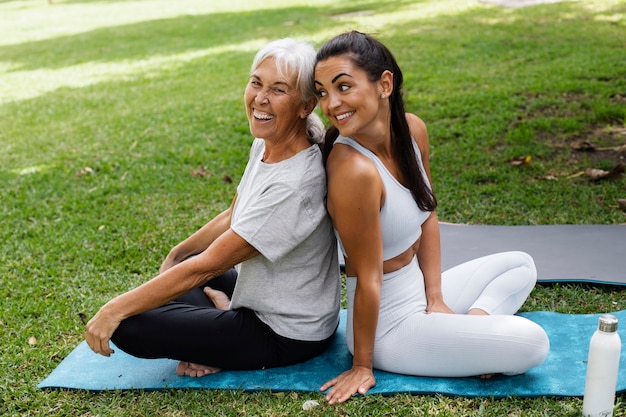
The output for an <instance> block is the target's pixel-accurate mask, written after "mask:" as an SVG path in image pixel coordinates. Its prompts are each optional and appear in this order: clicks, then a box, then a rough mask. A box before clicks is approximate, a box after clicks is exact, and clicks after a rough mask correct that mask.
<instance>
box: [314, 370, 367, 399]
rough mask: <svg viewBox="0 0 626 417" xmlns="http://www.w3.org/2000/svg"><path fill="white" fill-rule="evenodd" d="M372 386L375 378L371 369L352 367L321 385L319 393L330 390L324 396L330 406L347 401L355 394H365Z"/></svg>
mask: <svg viewBox="0 0 626 417" xmlns="http://www.w3.org/2000/svg"><path fill="white" fill-rule="evenodd" d="M374 385H376V378H374V373H373V372H372V369H371V368H368V367H366V366H353V367H352V369H350V370H348V371H346V372H344V373H342V374H341V375H339V376H338V377H336V378H333V379H331V380H330V381H328V382H326V383H325V384H324V385H322V387H321V388H320V391H326V390H327V389H329V388H331V390H330V391H329V392H328V393H327V394H326V400H327V401H328V403H329V404H331V405H332V404H335V403H342V402H344V401H347V400H349V399H350V397H352V396H353V395H355V394H365V393H366V392H367V391H369V389H370V388H372V387H373V386H374Z"/></svg>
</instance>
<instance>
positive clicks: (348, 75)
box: [315, 72, 352, 85]
mask: <svg viewBox="0 0 626 417" xmlns="http://www.w3.org/2000/svg"><path fill="white" fill-rule="evenodd" d="M344 75H345V76H346V77H350V78H352V76H351V75H350V74H348V73H345V72H342V73H341V74H337V75H335V77H334V78H333V79H332V80H331V81H330V83H331V84H335V81H337V80H338V79H339V78H341V77H343V76H344ZM315 84H319V85H323V84H322V83H321V82H319V81H317V80H315Z"/></svg>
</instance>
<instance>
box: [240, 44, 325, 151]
mask: <svg viewBox="0 0 626 417" xmlns="http://www.w3.org/2000/svg"><path fill="white" fill-rule="evenodd" d="M268 58H274V62H275V63H276V68H277V69H278V72H279V73H280V74H281V75H285V74H295V76H296V86H297V88H298V90H299V91H300V99H301V100H302V102H303V103H308V102H309V101H310V100H311V99H315V102H316V103H317V92H316V91H315V86H314V84H313V77H314V75H313V74H314V69H315V49H314V48H313V46H311V45H310V44H309V43H307V42H304V41H297V40H295V39H291V38H284V39H279V40H276V41H273V42H270V43H269V44H267V45H266V46H265V47H263V48H262V49H261V50H260V51H259V52H257V54H256V55H255V56H254V60H253V61H252V67H251V68H250V73H253V72H254V71H256V69H257V68H258V67H259V65H261V62H263V61H265V60H266V59H268ZM306 125H307V136H308V139H309V141H310V142H312V143H322V142H323V141H324V134H325V132H326V129H325V127H324V123H323V122H322V120H321V119H320V118H319V116H318V115H317V114H316V113H311V114H309V116H308V117H307V120H306Z"/></svg>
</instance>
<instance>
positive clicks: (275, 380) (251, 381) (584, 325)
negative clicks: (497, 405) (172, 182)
mask: <svg viewBox="0 0 626 417" xmlns="http://www.w3.org/2000/svg"><path fill="white" fill-rule="evenodd" d="M613 314H615V315H616V316H617V317H618V319H619V321H620V324H621V323H624V324H621V326H619V327H620V328H619V330H618V332H619V334H620V337H621V339H622V341H623V342H624V343H625V344H626V310H623V311H619V312H616V313H613ZM520 315H522V316H524V317H527V318H528V319H530V320H532V321H534V322H536V323H538V324H539V325H541V326H542V327H543V328H544V329H545V330H546V332H547V333H548V336H549V338H550V344H551V348H550V354H549V356H548V358H547V360H546V361H545V363H544V364H543V365H541V366H539V367H537V368H534V369H531V370H530V371H528V372H527V373H526V374H524V375H518V376H494V377H492V378H491V379H480V378H477V377H472V378H426V377H415V376H407V375H399V374H392V373H388V372H382V371H375V376H376V380H377V384H376V386H375V387H374V388H372V389H371V390H370V393H371V394H394V393H412V394H434V393H440V394H445V395H460V396H466V397H489V396H492V397H494V398H502V397H506V396H518V397H537V396H556V397H577V396H582V395H583V393H584V386H585V374H586V370H587V364H586V360H587V353H588V349H589V340H590V339H591V335H592V334H593V332H594V331H595V329H596V328H597V323H598V317H599V314H589V315H587V314H585V315H582V314H559V313H552V312H529V313H522V314H520ZM345 321H346V311H345V310H343V311H342V312H341V325H340V326H339V330H338V331H337V334H336V336H335V339H334V342H333V344H332V345H331V346H330V347H329V349H328V350H327V351H326V352H324V353H323V354H322V355H321V356H319V357H317V358H314V359H312V360H310V361H308V362H305V363H302V364H298V365H294V366H289V367H283V368H274V369H267V370H261V371H222V372H219V373H216V374H213V375H207V376H205V377H202V378H190V377H180V376H177V375H176V373H175V369H176V365H177V362H176V361H173V360H169V359H138V358H134V357H132V356H130V355H127V354H125V353H124V352H122V351H121V350H119V349H117V350H116V353H115V354H113V355H112V356H111V357H110V358H106V357H104V356H100V355H96V354H95V353H93V352H92V351H91V350H90V349H89V347H88V346H87V344H86V343H85V342H82V343H81V344H80V345H79V346H78V347H76V349H74V351H72V352H71V353H70V355H69V356H68V357H67V358H65V359H64V360H63V361H62V362H61V364H59V366H58V367H57V368H56V369H55V370H54V371H53V372H52V373H51V374H50V375H49V376H48V377H47V378H46V379H45V380H43V381H42V382H41V383H40V384H39V385H38V387H39V388H63V389H82V390H92V391H102V390H114V389H116V390H131V389H141V390H162V389H233V390H244V391H261V390H271V391H275V392H280V391H306V392H311V391H315V392H317V391H318V390H319V387H320V386H321V385H322V384H323V383H324V382H325V381H327V380H329V379H331V378H332V377H334V376H336V375H337V374H338V373H339V372H340V371H343V370H345V369H348V368H349V367H350V365H351V362H352V357H351V355H350V353H349V352H348V349H347V348H346V346H345V343H344V339H345ZM625 390H626V358H625V357H624V355H622V358H621V363H620V374H619V377H618V383H617V391H618V392H621V391H625Z"/></svg>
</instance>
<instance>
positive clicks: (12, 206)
mask: <svg viewBox="0 0 626 417" xmlns="http://www.w3.org/2000/svg"><path fill="white" fill-rule="evenodd" d="M215 3H219V5H217V4H215ZM271 3H272V6H271V7H269V6H264V5H263V4H264V3H260V2H253V1H251V0H232V1H230V2H221V1H217V0H181V1H165V0H128V1H120V0H118V1H115V0H110V1H98V0H82V1H81V0H65V1H64V0H54V1H53V4H52V5H49V4H48V3H47V2H46V1H45V0H37V1H35V0H0V181H1V184H2V187H0V200H1V201H2V203H1V204H0V219H1V221H0V297H1V299H2V308H1V309H0V369H2V371H1V372H0V375H1V376H0V415H2V416H5V415H7V416H43V415H45V416H51V415H54V416H68V415H71V416H121V415H123V416H127V415H128V416H156V415H158V416H195V415H223V416H292V415H307V416H396V415H424V416H427V415H437V416H461V415H462V416H503V415H506V416H572V417H573V416H578V415H579V413H580V408H581V405H582V401H581V399H579V398H566V399H553V398H533V399H518V398H507V399H504V400H493V399H489V398H476V399H468V398H457V397H453V398H450V397H444V396H438V395H435V396H410V395H396V396H391V397H380V396H374V395H368V396H365V397H359V398H354V399H352V400H351V401H349V402H348V403H346V404H344V405H340V406H335V407H329V406H326V405H321V406H319V407H317V408H315V409H314V410H311V411H302V403H303V402H304V401H305V400H307V399H318V400H320V401H321V399H322V397H321V396H320V395H319V394H314V393H310V394H303V393H286V394H272V393H269V392H263V393H257V394H246V393H241V392H214V391H169V392H127V393H122V392H113V393H111V392H107V393H88V392H61V391H41V390H38V389H37V388H36V385H37V384H38V383H39V382H40V381H41V380H42V379H43V378H44V377H45V376H47V375H48V374H49V373H50V372H51V371H52V370H53V369H54V368H55V366H56V365H57V364H58V363H59V362H60V361H61V360H62V359H63V358H64V357H65V356H66V355H67V354H68V353H69V352H70V351H71V350H72V349H73V348H74V347H75V346H76V345H77V344H78V343H79V342H80V341H81V340H82V338H83V332H84V325H85V322H86V320H88V318H90V317H91V316H92V315H93V314H94V313H95V312H96V311H97V309H98V308H99V307H100V305H101V304H102V303H104V302H105V301H106V300H108V299H109V298H111V297H112V296H114V295H116V294H118V293H120V292H122V291H125V290H128V289H130V288H132V287H134V286H136V285H138V284H139V283H141V282H143V281H145V280H147V279H149V278H151V277H152V276H153V275H154V274H155V272H156V271H157V269H158V267H159V265H160V262H161V261H162V259H163V258H164V256H165V255H166V254H167V252H168V251H169V249H170V248H171V247H172V246H173V245H174V244H176V243H177V242H179V241H180V240H181V239H183V238H185V237H186V236H188V235H189V234H190V233H191V232H193V231H195V230H196V229H197V228H199V227H200V226H201V225H203V224H204V223H205V222H206V221H207V220H208V219H210V218H211V217H212V216H214V215H215V214H217V213H218V212H219V211H221V210H223V209H224V208H225V207H227V205H228V204H229V202H230V199H231V197H232V195H233V193H234V191H235V187H236V184H237V182H238V181H239V178H240V176H241V174H242V169H243V167H244V165H245V162H246V159H247V152H248V148H249V145H250V143H251V137H250V134H249V131H248V126H247V120H246V117H245V113H244V107H243V100H242V97H243V89H244V86H245V83H246V81H247V78H248V69H249V65H250V63H251V59H252V57H253V55H254V53H255V51H256V50H257V49H258V48H260V47H261V46H262V45H264V44H265V43H266V42H267V41H269V40H272V39H275V38H280V37H285V36H292V37H298V38H305V39H308V40H310V41H311V42H313V43H314V44H315V45H320V44H321V43H322V42H323V41H324V40H326V39H328V38H329V37H330V36H332V35H334V34H336V33H339V32H340V31H342V30H346V29H354V28H356V29H360V30H362V31H366V32H370V33H374V34H377V35H378V37H379V38H380V39H381V40H383V42H385V43H386V44H387V45H388V46H389V47H390V48H391V49H392V51H393V52H394V53H395V55H396V57H397V59H398V61H399V62H400V64H401V67H402V68H403V70H404V73H405V79H406V82H405V98H406V101H407V103H408V109H409V111H411V112H414V113H417V114H419V115H420V116H421V117H422V118H423V119H424V120H425V122H426V124H427V125H428V127H429V132H430V137H431V145H432V149H431V154H432V162H431V166H432V171H433V176H434V186H435V189H436V191H437V195H438V198H439V202H440V206H439V209H438V212H439V217H440V219H441V220H443V221H448V222H460V223H477V224H569V223H602V224H616V223H624V222H626V213H625V212H624V211H623V210H621V209H620V208H619V207H618V203H617V200H618V199H623V198H626V179H625V176H624V174H622V175H620V176H618V178H616V179H613V180H593V179H591V178H590V177H589V176H588V175H586V174H585V172H586V170H587V169H588V168H596V169H603V170H606V171H608V170H611V169H612V168H614V167H616V166H618V164H619V163H620V162H624V161H625V158H626V154H625V153H624V152H622V153H621V154H620V152H619V147H620V146H621V145H623V144H624V143H625V142H626V1H625V0H621V1H618V0H605V1H601V0H590V1H579V2H564V3H559V4H548V5H542V6H536V7H530V8H519V9H512V8H501V7H496V6H488V5H484V4H481V3H478V2H476V1H465V2H462V1H458V0H446V1H436V0H430V1H426V0H334V1H331V0H317V1H315V2H313V1H310V0H293V1H289V0H274V1H272V2H271ZM580 140H585V141H588V142H589V143H590V144H591V145H592V146H594V147H596V148H597V150H596V151H595V152H583V151H577V150H574V149H573V148H572V146H571V145H572V144H573V143H574V142H576V141H580ZM520 158H522V159H523V158H526V159H527V160H529V161H530V163H527V164H522V165H520V166H516V165H515V164H512V163H511V161H512V160H518V159H520ZM625 308H626V294H625V292H624V290H623V289H622V288H621V287H617V288H616V287H594V286H589V285H581V284H568V285H565V284H562V285H559V284H556V285H541V286H538V287H537V288H536V289H535V291H534V292H533V294H532V295H531V298H530V299H529V300H528V302H527V303H526V304H525V305H524V307H523V309H524V310H551V311H560V312H567V313H588V312H590V313H591V312H593V313H595V312H604V311H612V310H621V309H625ZM592 331H593V329H590V333H591V332H592ZM589 337H590V335H589ZM625 342H626V341H625ZM581 343H587V337H586V336H584V335H582V336H581ZM624 398H625V396H619V397H618V403H619V405H618V406H617V408H616V411H615V414H614V415H620V416H623V415H626V406H625V405H622V404H621V401H623V400H624Z"/></svg>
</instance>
